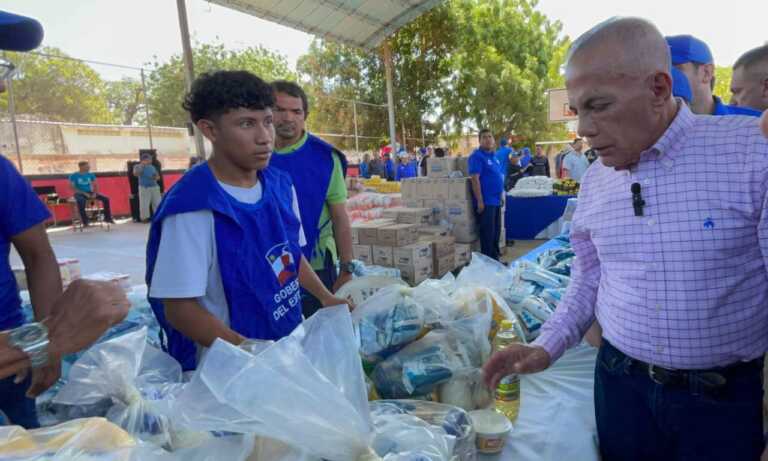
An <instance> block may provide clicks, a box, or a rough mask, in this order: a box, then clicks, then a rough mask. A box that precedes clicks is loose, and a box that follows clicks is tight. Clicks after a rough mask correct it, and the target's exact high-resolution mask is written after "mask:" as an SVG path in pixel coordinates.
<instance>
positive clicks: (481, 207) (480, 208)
mask: <svg viewBox="0 0 768 461" xmlns="http://www.w3.org/2000/svg"><path fill="white" fill-rule="evenodd" d="M483 211H485V203H483V202H477V214H481V213H482V212H483Z"/></svg>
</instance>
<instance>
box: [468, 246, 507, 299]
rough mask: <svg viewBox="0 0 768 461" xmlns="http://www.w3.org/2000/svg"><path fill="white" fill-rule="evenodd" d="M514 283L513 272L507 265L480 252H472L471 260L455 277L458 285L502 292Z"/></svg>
mask: <svg viewBox="0 0 768 461" xmlns="http://www.w3.org/2000/svg"><path fill="white" fill-rule="evenodd" d="M513 283H514V274H512V273H511V272H510V271H509V269H508V268H507V266H505V265H504V264H502V263H500V262H498V261H496V260H493V259H491V258H489V257H487V256H485V255H483V254H480V253H472V262H470V263H469V265H468V266H467V267H465V268H464V269H462V271H461V273H459V276H458V277H457V278H456V284H457V285H458V286H460V287H468V288H476V287H483V288H489V289H491V290H494V291H495V292H497V293H503V292H504V290H505V289H506V288H507V287H508V286H510V285H511V284H513Z"/></svg>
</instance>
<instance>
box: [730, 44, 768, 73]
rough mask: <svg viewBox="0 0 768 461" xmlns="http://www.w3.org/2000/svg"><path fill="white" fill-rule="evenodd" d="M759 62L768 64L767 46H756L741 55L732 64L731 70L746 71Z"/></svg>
mask: <svg viewBox="0 0 768 461" xmlns="http://www.w3.org/2000/svg"><path fill="white" fill-rule="evenodd" d="M760 62H768V45H763V46H758V47H757V48H753V49H751V50H749V51H747V52H746V53H744V54H742V55H741V56H740V57H739V59H737V60H736V62H735V63H734V64H733V68H734V69H737V68H739V67H743V68H744V69H747V68H749V67H752V66H754V65H755V64H758V63H760Z"/></svg>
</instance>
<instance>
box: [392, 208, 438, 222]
mask: <svg viewBox="0 0 768 461" xmlns="http://www.w3.org/2000/svg"><path fill="white" fill-rule="evenodd" d="M432 213H433V211H432V208H402V209H401V211H400V212H399V213H398V214H397V222H398V223H400V224H419V225H422V224H430V223H431V222H432Z"/></svg>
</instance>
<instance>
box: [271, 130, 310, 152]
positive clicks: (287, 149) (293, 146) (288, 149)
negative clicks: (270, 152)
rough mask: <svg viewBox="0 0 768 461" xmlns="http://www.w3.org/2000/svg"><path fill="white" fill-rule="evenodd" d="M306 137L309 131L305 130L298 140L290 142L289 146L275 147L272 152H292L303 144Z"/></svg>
mask: <svg viewBox="0 0 768 461" xmlns="http://www.w3.org/2000/svg"><path fill="white" fill-rule="evenodd" d="M308 137H309V133H308V132H306V131H305V132H304V134H303V135H302V136H301V138H299V140H298V141H296V142H295V143H293V144H291V145H290V146H287V147H283V148H282V149H275V151H274V152H275V153H276V154H291V153H293V152H296V151H297V150H299V149H300V148H301V147H302V146H303V145H304V143H305V142H307V138H308Z"/></svg>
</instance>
